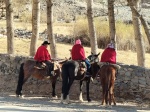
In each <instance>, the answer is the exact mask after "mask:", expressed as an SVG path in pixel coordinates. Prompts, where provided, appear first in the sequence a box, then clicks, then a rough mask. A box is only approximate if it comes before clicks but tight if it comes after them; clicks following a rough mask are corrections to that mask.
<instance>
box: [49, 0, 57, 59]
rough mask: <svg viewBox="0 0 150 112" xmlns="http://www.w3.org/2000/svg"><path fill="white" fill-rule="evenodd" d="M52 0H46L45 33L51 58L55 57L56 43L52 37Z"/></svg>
mask: <svg viewBox="0 0 150 112" xmlns="http://www.w3.org/2000/svg"><path fill="white" fill-rule="evenodd" d="M52 6H53V4H52V0H47V34H48V40H49V41H50V43H51V44H50V51H51V56H52V58H57V50H56V43H55V38H54V37H53V26H52V23H53V18H52V17H53V13H52V12H53V11H52Z"/></svg>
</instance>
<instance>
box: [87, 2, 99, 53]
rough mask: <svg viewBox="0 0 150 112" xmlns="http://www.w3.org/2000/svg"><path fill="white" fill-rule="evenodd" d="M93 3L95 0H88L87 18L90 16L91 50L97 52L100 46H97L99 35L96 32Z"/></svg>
mask: <svg viewBox="0 0 150 112" xmlns="http://www.w3.org/2000/svg"><path fill="white" fill-rule="evenodd" d="M92 4H93V0H87V18H88V27H89V36H90V44H91V52H92V53H94V54H97V48H98V46H97V37H96V34H95V26H94V22H93V13H92Z"/></svg>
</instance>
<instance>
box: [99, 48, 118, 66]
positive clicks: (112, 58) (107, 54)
mask: <svg viewBox="0 0 150 112" xmlns="http://www.w3.org/2000/svg"><path fill="white" fill-rule="evenodd" d="M101 62H109V63H112V64H116V51H115V49H113V48H106V49H105V50H104V51H103V53H102V55H101Z"/></svg>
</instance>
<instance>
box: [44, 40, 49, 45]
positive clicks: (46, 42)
mask: <svg viewBox="0 0 150 112" xmlns="http://www.w3.org/2000/svg"><path fill="white" fill-rule="evenodd" d="M46 44H47V45H49V44H50V43H49V42H48V41H44V42H43V43H42V45H46Z"/></svg>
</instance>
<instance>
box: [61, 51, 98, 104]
mask: <svg viewBox="0 0 150 112" xmlns="http://www.w3.org/2000/svg"><path fill="white" fill-rule="evenodd" d="M99 54H100V53H98V54H95V55H94V54H92V55H90V56H88V57H87V58H88V59H89V61H90V63H91V67H90V74H91V76H92V78H95V77H96V73H97V72H98V71H99V65H98V64H97V63H98V62H99V57H98V56H99ZM82 67H83V65H82V63H81V62H78V61H74V60H70V61H67V62H66V63H64V64H63V65H62V94H61V102H62V103H63V102H64V101H66V103H70V102H69V91H70V88H71V85H72V84H73V82H74V80H79V81H80V95H79V100H80V101H81V102H83V98H82V87H83V81H86V93H87V94H86V96H87V101H88V102H90V101H91V98H90V96H89V84H90V79H91V77H85V74H86V70H83V68H82Z"/></svg>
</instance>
